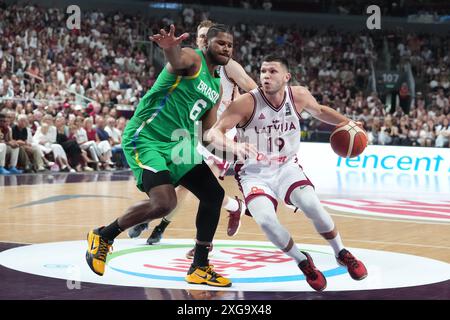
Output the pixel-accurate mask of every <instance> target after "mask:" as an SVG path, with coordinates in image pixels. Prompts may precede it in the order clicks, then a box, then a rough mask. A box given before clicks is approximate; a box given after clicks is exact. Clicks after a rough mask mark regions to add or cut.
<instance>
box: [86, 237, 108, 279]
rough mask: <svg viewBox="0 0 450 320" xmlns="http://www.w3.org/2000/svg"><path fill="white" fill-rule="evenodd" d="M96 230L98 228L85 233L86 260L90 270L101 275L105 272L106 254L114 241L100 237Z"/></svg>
mask: <svg viewBox="0 0 450 320" xmlns="http://www.w3.org/2000/svg"><path fill="white" fill-rule="evenodd" d="M98 231H99V229H94V230H91V231H89V233H88V235H87V241H88V250H87V251H86V261H87V264H88V265H89V267H90V268H91V270H92V271H94V272H95V273H96V274H98V275H99V276H102V275H103V274H104V273H105V264H106V256H107V255H108V253H109V252H111V251H112V244H113V242H114V241H107V240H106V239H104V238H102V237H101V236H100V234H99V232H98Z"/></svg>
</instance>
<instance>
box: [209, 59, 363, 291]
mask: <svg viewBox="0 0 450 320" xmlns="http://www.w3.org/2000/svg"><path fill="white" fill-rule="evenodd" d="M290 78H291V75H290V74H289V71H288V62H287V60H286V59H285V58H283V57H280V56H276V55H271V56H267V57H265V58H264V60H263V62H262V65H261V75H260V80H261V87H260V88H257V89H254V90H251V91H250V92H249V93H246V94H244V95H242V96H240V97H239V98H238V99H237V100H235V101H233V102H232V103H231V104H230V106H229V107H228V108H227V109H226V110H225V111H224V113H223V114H222V116H221V118H220V119H219V120H218V121H217V123H216V124H215V125H214V126H213V128H212V129H211V130H210V131H209V132H208V133H207V136H206V139H207V140H210V141H211V142H212V144H213V145H214V146H215V147H216V148H218V149H221V150H228V151H232V152H233V153H234V154H236V155H237V156H238V159H241V160H238V161H239V162H240V164H239V165H236V166H235V170H236V173H237V180H238V183H239V187H240V189H241V191H242V193H243V195H244V197H245V202H246V204H247V208H248V210H249V211H250V213H251V215H252V216H253V218H254V219H255V221H256V222H257V223H258V225H259V226H260V227H261V229H262V230H263V232H264V233H265V234H266V236H267V238H268V239H269V240H270V241H272V243H273V244H274V245H276V246H277V247H278V248H280V249H281V250H282V251H283V252H285V253H286V254H287V255H288V256H290V257H292V258H293V259H294V260H295V262H296V264H297V265H298V266H299V268H300V269H301V271H302V272H303V273H304V274H305V276H306V280H307V282H308V283H309V285H310V286H311V287H312V288H314V289H315V290H317V291H321V290H323V289H325V287H326V279H325V277H324V276H323V274H322V273H321V272H320V271H319V270H318V269H317V268H316V267H315V266H314V263H313V260H312V258H311V256H310V255H309V254H308V253H307V252H303V251H300V250H299V249H298V247H297V246H296V245H295V244H294V241H293V240H292V237H291V235H290V234H289V232H288V231H287V230H286V228H285V227H284V226H282V225H281V224H280V222H279V220H278V219H277V216H276V208H277V204H278V201H277V199H281V200H282V201H284V202H285V203H286V204H288V205H294V206H296V207H297V208H300V209H301V210H302V211H303V212H304V214H305V215H306V216H307V217H308V218H309V219H311V220H312V222H313V224H314V226H315V228H316V230H317V231H318V232H319V233H320V234H321V235H322V237H324V238H325V239H326V240H327V241H328V242H329V244H330V245H331V247H332V248H333V250H334V253H335V257H336V259H337V262H338V263H339V264H341V265H344V266H345V267H346V268H347V270H348V272H349V274H350V276H351V277H352V278H353V279H355V280H361V279H364V278H365V277H366V276H367V270H366V268H365V266H364V264H363V263H362V262H361V261H359V260H357V259H356V258H355V257H354V256H353V255H352V254H351V253H350V252H349V251H348V250H346V249H345V248H344V245H343V243H342V240H341V238H340V236H339V233H338V231H337V229H336V227H335V225H334V222H333V220H332V219H331V217H330V215H329V213H328V212H327V211H325V209H324V208H323V207H322V205H321V203H320V201H319V199H318V197H317V195H316V193H315V191H314V186H313V184H312V183H311V181H310V180H309V179H308V178H307V176H306V175H305V173H304V172H303V170H302V167H301V166H300V165H299V163H298V159H297V152H298V151H299V146H300V113H301V112H302V111H306V112H309V113H310V114H311V115H312V116H313V117H315V118H317V119H319V120H321V121H323V122H326V123H329V124H332V125H337V124H339V123H342V122H348V121H350V120H349V119H347V118H346V117H345V116H343V115H341V114H339V113H338V112H337V111H335V110H334V109H332V108H330V107H327V106H323V105H320V104H319V103H318V102H317V101H316V99H315V98H314V97H313V96H312V95H311V93H310V92H309V91H308V90H307V89H306V88H304V87H301V86H294V87H290V86H289V85H288V82H289V80H290ZM235 126H236V127H237V131H238V133H237V142H235V141H233V140H231V139H229V138H227V137H226V135H225V133H226V132H227V131H228V130H230V129H231V128H233V127H235ZM300 152H301V149H300Z"/></svg>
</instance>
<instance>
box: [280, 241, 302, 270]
mask: <svg viewBox="0 0 450 320" xmlns="http://www.w3.org/2000/svg"><path fill="white" fill-rule="evenodd" d="M283 251H284V253H286V254H287V255H288V256H290V257H292V258H294V260H295V261H296V262H297V264H299V263H300V262H302V261H303V260H306V259H307V258H306V256H305V255H304V254H303V253H302V252H301V251H300V249H299V248H298V247H297V246H296V245H295V243H294V240H292V238H290V239H289V244H288V247H287V248H284V250H283Z"/></svg>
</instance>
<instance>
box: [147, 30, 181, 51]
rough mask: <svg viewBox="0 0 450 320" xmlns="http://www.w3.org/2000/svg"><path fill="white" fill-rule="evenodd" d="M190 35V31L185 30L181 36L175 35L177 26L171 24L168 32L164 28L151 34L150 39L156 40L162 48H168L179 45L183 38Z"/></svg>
mask: <svg viewBox="0 0 450 320" xmlns="http://www.w3.org/2000/svg"><path fill="white" fill-rule="evenodd" d="M188 37H189V33H187V32H185V33H183V34H182V35H181V36H179V37H175V26H174V25H173V24H171V25H170V31H169V33H167V32H166V31H165V30H164V29H161V30H160V33H157V34H154V35H153V36H150V40H152V41H154V42H156V43H157V44H158V45H159V46H160V47H161V48H162V49H168V48H172V47H175V46H177V45H179V44H180V43H181V42H182V41H183V40H185V39H187V38H188Z"/></svg>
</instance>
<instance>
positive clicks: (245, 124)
mask: <svg viewBox="0 0 450 320" xmlns="http://www.w3.org/2000/svg"><path fill="white" fill-rule="evenodd" d="M249 93H250V95H251V96H252V98H253V112H252V115H251V116H250V118H249V119H248V120H247V122H246V123H244V124H243V125H242V126H240V125H239V123H238V124H237V125H236V128H240V129H245V128H247V126H248V125H249V124H250V122H251V121H252V120H253V118H254V117H255V113H256V97H255V95H254V93H253V92H251V91H250V92H249Z"/></svg>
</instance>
